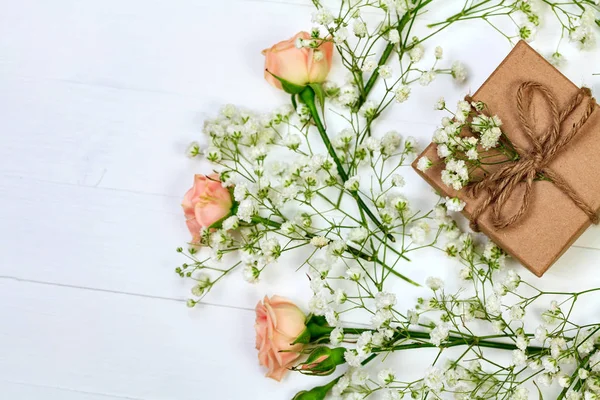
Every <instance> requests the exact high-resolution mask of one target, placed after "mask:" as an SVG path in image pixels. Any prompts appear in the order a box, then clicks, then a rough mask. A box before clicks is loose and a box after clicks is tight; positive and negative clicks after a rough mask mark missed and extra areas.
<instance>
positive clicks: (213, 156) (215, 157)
mask: <svg viewBox="0 0 600 400" xmlns="http://www.w3.org/2000/svg"><path fill="white" fill-rule="evenodd" d="M204 156H205V157H206V159H207V160H208V161H211V162H219V161H221V158H222V156H221V151H220V150H219V149H218V148H216V147H209V148H208V149H206V150H204Z"/></svg>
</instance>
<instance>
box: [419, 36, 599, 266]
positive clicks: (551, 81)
mask: <svg viewBox="0 0 600 400" xmlns="http://www.w3.org/2000/svg"><path fill="white" fill-rule="evenodd" d="M525 81H534V82H538V83H540V84H543V85H545V86H547V87H548V88H549V89H550V90H551V91H552V93H553V94H554V96H555V97H556V100H557V103H558V105H559V111H560V110H562V109H564V106H565V105H566V104H567V103H568V102H569V101H570V100H571V98H572V97H573V96H575V95H576V94H577V92H578V90H579V88H578V87H577V86H576V85H575V84H573V83H572V82H571V81H569V79H567V78H566V77H565V76H564V75H563V74H561V73H560V72H559V71H558V70H557V69H556V68H554V67H553V66H552V65H550V64H549V63H548V62H547V61H546V60H545V59H544V58H543V57H542V56H540V55H539V54H538V53H537V52H536V51H535V50H533V49H532V48H531V47H530V46H529V45H528V44H527V43H525V42H523V41H521V42H519V43H518V44H517V45H516V46H515V48H514V49H513V50H512V51H511V52H510V54H509V55H508V56H507V57H506V58H505V59H504V61H503V62H502V63H501V64H500V66H499V67H498V68H497V69H496V70H495V71H494V72H493V73H492V75H491V76H490V77H489V78H488V79H487V81H485V83H484V84H483V85H482V86H481V88H479V90H477V92H475V94H474V95H473V99H474V100H478V101H483V102H484V103H486V104H487V106H488V107H489V110H490V113H491V114H493V115H498V116H499V117H500V118H501V119H502V131H503V132H504V133H505V134H506V135H507V136H508V137H509V138H510V140H511V141H512V142H513V143H516V144H517V145H518V146H521V148H524V149H527V150H529V149H530V148H531V144H530V142H529V141H528V140H527V137H526V135H525V133H524V132H523V131H522V128H521V126H520V123H519V118H518V116H517V109H516V100H515V99H516V92H517V88H518V87H519V85H520V84H521V83H523V82H525ZM585 103H586V102H585V101H584V102H583V104H582V105H580V107H578V108H577V109H576V110H575V112H574V113H573V114H572V115H571V116H570V117H569V118H567V120H566V121H565V122H564V123H563V125H562V132H567V129H568V128H569V127H571V126H572V125H573V123H574V121H576V120H577V119H579V118H580V117H581V115H582V113H583V111H584V104H585ZM598 108H599V107H598V106H596V110H595V111H594V112H593V113H592V115H591V117H590V118H589V119H588V121H587V122H586V123H585V125H584V126H583V127H582V128H581V130H580V131H579V133H578V134H577V136H576V137H575V138H574V139H573V140H572V141H571V142H570V143H569V144H568V145H567V146H566V147H565V148H564V149H562V150H561V151H560V152H559V153H558V154H557V155H556V157H555V158H554V159H553V160H552V161H551V162H550V164H549V165H548V167H549V168H551V169H552V170H553V171H554V172H556V173H558V174H560V175H561V176H562V177H563V178H565V179H566V180H567V182H568V183H569V184H570V185H571V186H572V187H573V189H574V190H575V191H576V192H577V193H578V194H579V195H580V196H581V198H582V199H583V200H584V201H585V202H586V204H588V205H589V206H590V207H591V208H592V209H594V210H596V211H597V210H598V209H599V208H600V112H598ZM530 111H531V115H532V119H533V121H534V122H535V131H536V132H537V133H538V134H540V135H541V134H542V133H543V132H544V129H545V128H547V127H548V126H549V121H548V119H549V118H548V117H549V115H550V114H549V112H548V106H547V105H546V103H545V101H544V99H543V97H542V96H541V95H539V94H536V95H535V96H534V98H533V100H532V103H531V105H530ZM422 156H427V157H429V159H430V160H432V161H433V162H434V166H433V167H432V168H430V169H429V170H427V171H425V172H421V171H419V170H418V169H417V168H416V164H417V162H418V159H419V158H420V157H422ZM439 161H440V158H439V157H438V156H437V145H436V144H435V143H431V144H430V145H429V146H428V147H427V148H426V149H425V150H424V151H423V153H422V154H421V155H420V156H419V157H417V159H416V160H415V162H414V163H413V168H414V169H415V170H416V171H417V173H418V174H419V175H421V176H422V177H423V178H424V179H425V180H426V181H427V182H428V183H429V184H430V185H431V186H433V187H434V188H435V189H436V190H437V191H438V192H440V193H441V194H443V195H444V196H448V197H458V198H460V199H461V200H463V201H465V202H466V206H465V209H464V210H463V214H464V215H465V216H466V217H467V218H469V217H470V215H471V213H472V212H473V211H474V210H475V208H476V207H477V205H478V204H480V202H481V201H482V200H483V196H479V197H478V198H471V197H468V196H467V194H466V191H465V189H462V190H460V191H458V192H457V191H455V190H453V189H452V188H450V187H448V186H446V185H445V184H444V183H443V182H442V180H441V171H442V170H443V168H444V164H443V162H441V163H440V162H439ZM522 186H524V185H520V187H519V188H518V189H517V190H515V192H514V193H513V194H512V195H511V198H510V199H509V201H508V202H507V205H506V206H505V208H504V211H503V212H504V213H506V215H512V214H514V213H515V211H516V210H517V209H518V206H519V204H520V203H519V200H520V199H521V198H522V193H523V192H522V190H523V187H522ZM532 192H533V195H532V198H531V203H530V207H529V209H528V211H527V214H526V215H525V217H524V218H523V219H522V220H520V221H519V222H518V223H516V224H515V225H512V226H510V227H507V228H504V229H495V228H494V227H493V225H492V223H491V218H490V214H491V210H490V208H491V207H489V208H488V209H487V210H486V211H485V212H484V213H483V214H482V216H481V217H480V218H479V221H478V223H479V227H480V229H481V231H482V232H483V233H484V234H486V235H487V236H488V237H490V238H491V239H492V240H493V241H494V242H495V243H496V244H498V245H499V246H500V247H501V248H502V249H504V250H505V251H506V252H507V253H508V254H510V255H511V256H512V257H514V258H515V259H517V260H518V261H520V262H521V263H522V264H523V265H524V266H525V267H527V268H528V269H529V270H530V271H531V272H533V273H534V274H535V275H537V276H542V275H543V274H544V272H546V271H547V270H548V268H550V266H551V265H552V264H553V263H554V262H555V261H556V260H557V259H558V258H559V257H560V256H561V255H562V254H563V253H564V252H565V251H566V250H567V249H568V248H569V247H570V246H571V244H573V242H574V241H575V240H577V238H578V237H579V236H581V234H582V233H583V232H584V231H585V230H586V229H587V228H588V227H589V226H590V224H591V223H590V221H589V219H588V217H587V216H586V214H585V213H584V212H583V211H581V210H580V209H579V208H578V207H577V206H576V205H575V204H573V202H572V201H571V200H570V199H569V198H568V197H567V196H566V195H565V194H564V193H563V192H561V191H560V190H559V189H558V188H556V187H555V186H554V185H553V184H552V183H551V182H548V181H535V182H534V183H533V190H532Z"/></svg>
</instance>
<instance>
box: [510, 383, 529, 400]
mask: <svg viewBox="0 0 600 400" xmlns="http://www.w3.org/2000/svg"><path fill="white" fill-rule="evenodd" d="M528 399H529V390H527V389H526V388H524V387H522V386H521V387H518V388H517V389H516V390H515V392H514V393H513V394H512V396H511V397H510V400H528Z"/></svg>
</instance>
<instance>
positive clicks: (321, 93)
mask: <svg viewBox="0 0 600 400" xmlns="http://www.w3.org/2000/svg"><path fill="white" fill-rule="evenodd" d="M308 86H310V87H311V88H312V90H313V91H314V92H315V94H316V95H317V99H318V100H319V104H320V105H321V114H323V113H324V112H325V90H323V85H321V84H320V83H309V84H308Z"/></svg>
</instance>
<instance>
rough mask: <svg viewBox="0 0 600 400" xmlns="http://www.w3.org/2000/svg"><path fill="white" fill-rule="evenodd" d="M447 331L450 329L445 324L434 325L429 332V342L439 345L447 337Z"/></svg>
mask: <svg viewBox="0 0 600 400" xmlns="http://www.w3.org/2000/svg"><path fill="white" fill-rule="evenodd" d="M449 333H450V330H449V329H448V327H447V326H446V325H445V324H439V325H436V327H435V328H433V330H432V331H431V333H430V337H431V343H433V344H434V345H436V346H438V347H439V346H440V344H441V343H442V342H443V341H444V340H446V338H448V334H449Z"/></svg>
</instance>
